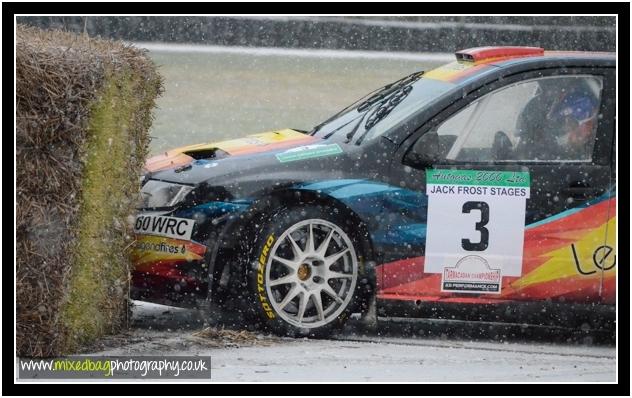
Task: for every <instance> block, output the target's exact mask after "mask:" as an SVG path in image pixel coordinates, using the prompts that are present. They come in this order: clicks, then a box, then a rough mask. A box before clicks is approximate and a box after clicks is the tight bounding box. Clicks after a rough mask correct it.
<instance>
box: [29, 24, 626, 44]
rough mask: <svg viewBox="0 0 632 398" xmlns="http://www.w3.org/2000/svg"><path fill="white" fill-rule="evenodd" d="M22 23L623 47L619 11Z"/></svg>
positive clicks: (130, 34) (178, 32)
mask: <svg viewBox="0 0 632 398" xmlns="http://www.w3.org/2000/svg"><path fill="white" fill-rule="evenodd" d="M17 22H18V23H24V24H28V25H32V26H38V27H41V28H60V29H66V30H70V31H74V32H84V31H85V32H86V33H88V34H89V35H90V36H101V37H104V38H112V39H124V40H129V41H155V42H174V43H199V44H211V45H225V46H252V47H288V48H325V49H349V50H374V51H409V52H415V51H430V52H453V51H455V50H458V49H462V48H469V47H476V46H495V45H520V46H538V47H543V48H545V49H547V50H581V51H615V49H616V48H615V35H616V30H615V25H616V19H615V17H613V16H612V17H609V16H598V17H592V16H554V17H551V16H537V17H526V16H502V17H500V16H473V17H465V16H456V17H454V16H453V17H442V16H423V17H422V16H414V17H411V16H404V17H350V16H344V17H332V16H320V17H292V16H288V17H284V16H278V17H272V16H271V17H265V16H264V17H255V16H244V17H201V16H191V17H182V16H180V17H144V16H134V17H105V16H103V17H100V16H95V17H81V16H66V17H63V16H55V17H50V16H38V17H31V16H18V17H17Z"/></svg>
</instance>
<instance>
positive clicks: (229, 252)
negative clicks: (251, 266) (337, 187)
mask: <svg viewBox="0 0 632 398" xmlns="http://www.w3.org/2000/svg"><path fill="white" fill-rule="evenodd" d="M301 205H320V206H326V207H328V208H332V209H335V210H337V211H338V212H339V214H340V217H341V219H344V220H346V224H347V227H350V226H352V229H351V232H352V233H353V235H354V238H355V240H356V241H357V242H358V243H359V244H360V245H361V247H360V251H361V253H360V255H361V256H362V258H361V261H360V267H361V268H360V271H361V273H362V275H363V276H364V279H365V280H364V281H363V284H364V285H366V286H367V287H366V290H367V292H369V291H370V292H372V291H373V289H374V288H375V286H376V275H375V264H376V263H377V253H376V251H375V249H374V246H373V242H372V239H371V235H370V231H369V227H368V225H367V223H366V222H365V221H364V220H363V219H362V217H361V216H360V214H358V213H357V212H356V211H354V210H353V209H352V208H350V207H349V206H347V205H346V204H345V203H343V202H342V201H341V200H339V199H337V198H335V197H333V196H331V195H328V194H325V193H322V192H317V191H313V190H307V189H300V188H293V187H290V188H283V189H278V190H275V191H272V192H265V193H261V194H260V195H258V196H257V199H255V200H254V201H253V202H252V204H251V206H250V207H249V208H248V209H247V210H246V211H244V212H243V213H242V214H241V216H240V217H237V218H235V219H234V220H232V222H229V223H228V224H227V225H226V226H225V228H224V229H223V231H222V233H221V238H220V239H218V244H217V245H216V247H215V248H214V250H213V252H214V253H212V256H213V261H214V263H213V264H212V265H211V266H212V267H213V271H212V272H213V275H214V277H213V278H212V279H211V280H210V281H209V283H213V285H212V287H211V288H212V290H216V289H217V288H222V289H223V288H228V287H229V286H231V285H233V284H234V283H236V282H238V281H239V277H240V273H239V272H240V271H241V270H240V269H237V268H241V267H235V266H234V265H236V264H241V265H242V266H247V264H244V263H245V262H247V260H246V258H248V257H249V254H250V253H247V254H246V253H245V252H247V251H248V250H249V248H246V247H244V246H245V245H246V244H247V243H250V247H251V248H252V247H254V246H255V245H254V242H248V239H251V238H252V237H253V236H254V234H255V233H256V231H257V227H258V225H261V223H265V222H268V221H269V218H270V217H271V216H272V215H273V213H274V212H275V211H276V210H278V209H279V208H282V207H294V206H301ZM222 256H229V257H230V261H221V262H218V261H217V259H218V258H222ZM227 267H232V269H227ZM235 271H236V272H235Z"/></svg>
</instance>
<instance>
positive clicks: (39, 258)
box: [16, 25, 162, 357]
mask: <svg viewBox="0 0 632 398" xmlns="http://www.w3.org/2000/svg"><path fill="white" fill-rule="evenodd" d="M16 37H17V41H16V96H17V98H16V101H17V108H16V109H17V110H16V168H17V170H16V174H17V192H16V194H17V206H16V229H17V230H16V235H17V241H16V246H17V257H16V291H17V297H16V300H17V302H16V306H17V336H16V339H17V342H16V343H17V352H18V355H19V356H23V357H24V356H25V357H50V356H55V355H62V354H68V353H72V352H74V351H76V350H77V349H78V348H79V347H80V346H81V345H83V344H84V343H89V342H91V341H94V340H95V339H96V338H99V337H100V336H103V335H104V334H107V333H111V332H116V331H118V330H120V329H121V327H122V326H124V325H125V322H126V316H127V295H128V290H129V288H128V285H129V272H128V269H129V260H128V257H127V246H128V245H129V244H130V243H131V240H130V239H131V238H130V236H131V234H130V233H129V232H130V231H128V230H127V229H128V228H129V227H128V222H127V219H128V217H129V216H130V214H132V213H133V208H134V205H135V203H136V199H137V197H138V196H137V195H138V191H139V184H138V182H139V175H140V173H141V168H142V166H143V163H144V160H145V157H146V155H147V151H148V143H149V136H148V130H149V127H150V125H151V122H152V116H151V111H152V110H153V108H154V106H155V99H156V97H157V96H158V95H159V94H160V93H161V91H162V79H161V77H160V76H159V75H158V73H157V71H156V68H155V65H154V64H153V63H152V62H151V60H150V59H149V58H148V57H147V56H146V54H145V53H144V52H143V51H141V50H139V49H136V48H134V47H132V46H129V45H124V44H122V43H120V42H114V41H106V40H98V39H93V38H89V37H87V36H78V35H75V34H71V33H67V32H62V31H43V30H39V29H35V28H27V27H25V26H21V25H18V27H17V35H16Z"/></svg>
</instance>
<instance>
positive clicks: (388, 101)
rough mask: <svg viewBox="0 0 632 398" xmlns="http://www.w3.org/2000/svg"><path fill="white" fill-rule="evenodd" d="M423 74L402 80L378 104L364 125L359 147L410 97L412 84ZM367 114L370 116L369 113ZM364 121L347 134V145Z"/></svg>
mask: <svg viewBox="0 0 632 398" xmlns="http://www.w3.org/2000/svg"><path fill="white" fill-rule="evenodd" d="M423 73H424V72H423V71H422V72H417V73H414V74H413V75H410V76H408V77H407V78H406V79H405V80H402V82H401V83H400V84H398V85H397V86H396V87H394V88H393V90H389V92H388V94H386V96H385V97H384V98H383V99H382V101H380V102H377V103H378V104H379V106H378V107H377V108H376V109H375V110H374V111H373V112H371V113H370V116H369V118H368V119H367V121H366V123H365V124H364V129H365V130H364V134H362V136H361V137H360V138H359V139H358V141H357V142H356V144H357V145H360V144H361V143H362V140H363V139H364V137H366V135H367V133H368V132H369V130H371V128H372V127H373V126H375V125H376V124H377V123H378V122H379V121H380V120H382V119H384V118H385V117H386V116H387V115H388V114H389V113H391V111H392V110H393V109H395V107H396V106H397V105H399V104H400V103H401V102H402V101H403V100H404V98H406V97H407V96H408V94H409V93H410V92H411V91H412V90H413V88H412V86H411V85H412V83H414V82H415V81H417V80H419V78H420V77H421V75H422V74H423ZM375 103H376V102H374V104H375ZM367 114H369V112H367ZM362 120H364V117H363V118H362V119H361V120H360V122H359V123H358V124H357V125H356V126H355V127H354V129H353V130H352V131H350V132H349V134H347V141H346V142H347V143H349V142H351V139H352V138H353V136H354V135H355V133H356V132H357V131H358V128H359V127H360V125H361V124H362Z"/></svg>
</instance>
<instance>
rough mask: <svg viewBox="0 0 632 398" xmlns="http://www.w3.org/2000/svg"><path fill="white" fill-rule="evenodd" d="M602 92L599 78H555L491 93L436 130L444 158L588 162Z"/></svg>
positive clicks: (466, 160) (515, 85)
mask: <svg viewBox="0 0 632 398" xmlns="http://www.w3.org/2000/svg"><path fill="white" fill-rule="evenodd" d="M602 87H603V84H602V80H601V78H600V77H597V76H588V75H576V76H555V77H544V78H538V79H532V80H527V81H523V82H520V83H516V84H513V85H510V86H507V87H504V88H502V89H500V90H497V91H494V92H492V93H490V94H487V95H485V96H484V97H482V98H479V99H478V100H476V101H474V102H473V103H471V104H469V105H468V106H467V107H465V108H464V109H462V110H461V111H459V112H458V113H457V114H455V115H454V116H452V117H450V118H449V119H447V120H446V121H445V122H443V123H442V124H441V125H439V126H438V127H437V129H436V133H437V134H438V136H439V148H440V152H441V154H440V155H441V158H443V159H448V160H455V161H464V162H468V161H470V162H486V161H500V162H502V161H527V162H528V161H586V162H589V161H591V160H592V154H593V147H594V144H595V133H596V128H597V119H598V117H599V115H598V111H599V104H600V102H601V92H602Z"/></svg>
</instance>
